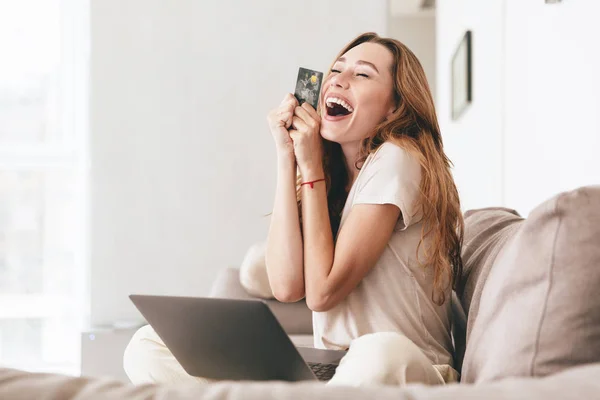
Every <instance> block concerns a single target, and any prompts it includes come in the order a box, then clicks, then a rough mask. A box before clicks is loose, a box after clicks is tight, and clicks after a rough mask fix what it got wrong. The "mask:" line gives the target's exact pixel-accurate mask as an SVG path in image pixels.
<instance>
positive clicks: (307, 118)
mask: <svg viewBox="0 0 600 400" xmlns="http://www.w3.org/2000/svg"><path fill="white" fill-rule="evenodd" d="M304 104H306V103H304ZM309 107H311V106H310V104H309ZM311 108H312V107H311ZM294 115H295V116H296V117H299V118H300V119H302V121H304V123H305V124H306V125H307V126H308V127H310V128H313V129H314V128H316V127H317V125H318V121H319V120H318V119H316V118H314V117H313V116H312V115H311V114H310V111H308V110H307V109H306V108H304V105H303V106H302V107H296V108H295V109H294Z"/></svg>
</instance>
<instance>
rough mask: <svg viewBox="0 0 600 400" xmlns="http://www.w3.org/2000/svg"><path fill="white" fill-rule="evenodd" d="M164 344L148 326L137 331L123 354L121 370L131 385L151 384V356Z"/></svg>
mask: <svg viewBox="0 0 600 400" xmlns="http://www.w3.org/2000/svg"><path fill="white" fill-rule="evenodd" d="M157 347H164V344H163V343H162V341H161V340H160V338H159V337H158V335H157V334H156V332H154V329H152V327H151V326H150V325H146V326H143V327H141V328H140V329H138V330H137V331H136V332H135V334H134V335H133V336H132V338H131V340H130V341H129V343H128V344H127V347H126V348H125V353H124V354H123V369H124V370H125V373H126V374H127V376H128V377H129V379H130V380H131V381H132V382H133V383H136V384H138V383H147V382H152V381H153V378H152V376H151V373H150V371H151V368H152V365H151V364H152V362H153V360H152V354H153V353H155V352H156V349H157Z"/></svg>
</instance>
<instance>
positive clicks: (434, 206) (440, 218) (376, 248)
mask: <svg viewBox="0 0 600 400" xmlns="http://www.w3.org/2000/svg"><path fill="white" fill-rule="evenodd" d="M269 121H270V126H271V131H272V133H273V136H274V139H275V143H276V147H277V154H278V180H277V192H276V196H275V208H274V211H273V216H272V221H271V227H270V231H269V238H268V241H267V251H266V263H267V271H268V276H269V281H270V284H271V287H272V290H273V294H274V295H275V297H276V298H277V299H279V300H280V301H297V300H299V299H301V298H303V297H306V302H307V304H308V306H309V308H311V309H312V310H313V311H314V313H313V327H314V335H315V347H319V348H329V349H347V348H348V347H350V344H351V342H353V341H354V340H355V339H357V338H359V337H362V336H363V335H366V334H372V333H377V332H390V331H391V332H397V333H400V334H402V335H403V337H405V338H407V339H409V340H410V342H412V343H413V344H414V345H416V347H417V348H418V349H419V350H420V351H421V352H422V353H423V354H424V355H425V356H426V357H427V359H428V360H429V361H430V362H431V364H432V365H440V366H442V365H445V366H451V365H452V341H451V335H450V294H451V284H453V283H454V282H456V281H457V277H459V276H460V273H461V269H462V261H461V258H460V250H461V244H462V235H463V233H462V232H463V220H462V215H461V211H460V204H459V198H458V193H457V190H456V186H455V184H454V181H453V178H452V175H451V173H450V168H449V167H450V162H449V160H448V158H447V157H446V155H445V154H444V151H443V146H442V139H441V136H440V130H439V127H438V122H437V118H436V115H435V109H434V104H433V100H432V97H431V94H430V90H429V86H428V84H427V80H426V78H425V74H424V72H423V68H422V67H421V65H420V63H419V61H418V60H417V58H416V57H415V55H414V54H413V53H412V52H411V51H410V50H409V49H408V48H407V47H405V46H404V45H402V44H401V43H399V42H398V41H396V40H392V39H385V38H380V37H378V36H377V35H376V34H374V33H366V34H363V35H360V36H359V37H357V38H356V39H355V40H353V41H352V42H351V43H350V44H349V45H347V46H346V47H345V48H344V49H343V50H342V51H341V52H340V54H339V55H338V57H337V58H336V61H335V63H334V64H333V66H332V68H331V69H330V71H329V75H328V76H327V78H326V79H325V81H324V83H323V89H322V92H321V99H320V115H319V114H317V112H315V110H314V109H313V108H312V107H311V106H310V105H308V104H306V103H304V104H302V106H300V107H299V106H298V104H297V102H296V100H295V98H294V97H293V96H291V95H288V96H286V98H285V99H284V101H283V103H282V104H281V105H280V107H279V108H278V109H276V110H274V111H273V112H272V113H271V114H270V116H269ZM290 127H291V129H290ZM296 167H297V169H298V171H299V178H300V185H299V187H298V194H297V193H296ZM413 350H414V349H413Z"/></svg>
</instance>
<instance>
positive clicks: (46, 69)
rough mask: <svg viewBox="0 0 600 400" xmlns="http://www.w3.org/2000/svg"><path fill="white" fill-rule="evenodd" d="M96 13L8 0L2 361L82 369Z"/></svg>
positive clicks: (2, 138) (1, 112) (1, 61)
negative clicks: (91, 47)
mask: <svg viewBox="0 0 600 400" xmlns="http://www.w3.org/2000/svg"><path fill="white" fill-rule="evenodd" d="M87 15H88V14H87V4H86V2H85V1H82V0H19V1H13V0H0V365H2V366H10V367H16V368H23V369H28V370H36V371H41V370H43V371H57V372H66V373H72V374H77V373H78V371H79V353H80V338H79V333H80V331H81V329H82V327H83V324H84V323H85V322H86V321H87V316H88V312H87V301H86V293H87V287H86V279H85V278H86V273H85V271H86V267H87V265H86V249H87V241H86V235H85V233H86V232H87V229H86V215H87V208H86V204H87V203H86V187H87V186H86V177H87V167H86V165H87V152H86V142H87V86H86V85H87V65H88V64H87V57H88V56H87V54H88V52H87V48H88V42H87V39H88V29H89V22H88V21H89V20H88V18H87Z"/></svg>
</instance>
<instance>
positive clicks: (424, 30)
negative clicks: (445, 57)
mask: <svg viewBox="0 0 600 400" xmlns="http://www.w3.org/2000/svg"><path fill="white" fill-rule="evenodd" d="M388 35H389V36H390V37H392V38H394V39H397V40H399V41H401V42H402V43H404V44H405V45H406V46H408V48H409V49H411V50H412V52H413V53H415V55H416V56H417V58H418V59H419V61H420V62H421V65H422V66H423V69H424V70H425V75H427V81H428V82H429V87H430V88H431V93H432V95H433V98H434V100H435V98H436V77H435V73H436V63H435V52H436V51H435V49H436V45H435V12H434V11H433V10H431V11H425V12H413V13H410V14H396V15H394V14H390V18H389V21H388Z"/></svg>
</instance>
